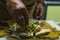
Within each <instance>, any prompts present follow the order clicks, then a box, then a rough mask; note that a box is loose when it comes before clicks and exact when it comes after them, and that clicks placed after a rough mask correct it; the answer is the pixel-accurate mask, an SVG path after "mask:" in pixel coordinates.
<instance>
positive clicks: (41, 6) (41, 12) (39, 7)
mask: <svg viewBox="0 0 60 40" xmlns="http://www.w3.org/2000/svg"><path fill="white" fill-rule="evenodd" d="M37 9H39V10H40V14H39V16H37V17H36V18H39V19H40V18H41V17H42V16H43V14H44V8H43V5H42V4H41V3H39V4H38V5H37Z"/></svg>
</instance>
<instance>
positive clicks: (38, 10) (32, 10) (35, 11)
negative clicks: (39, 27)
mask: <svg viewBox="0 0 60 40" xmlns="http://www.w3.org/2000/svg"><path fill="white" fill-rule="evenodd" d="M23 2H24V4H25V6H26V8H27V10H28V12H29V15H30V16H29V17H30V18H32V19H38V20H40V18H41V17H42V16H43V14H44V8H43V5H44V0H33V1H32V0H28V1H27V0H23Z"/></svg>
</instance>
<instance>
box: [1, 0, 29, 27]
mask: <svg viewBox="0 0 60 40" xmlns="http://www.w3.org/2000/svg"><path fill="white" fill-rule="evenodd" d="M0 8H1V9H0V14H1V15H0V21H9V20H10V21H14V22H16V23H17V24H18V25H20V26H26V25H28V24H29V20H28V19H29V18H28V12H27V11H26V7H25V5H24V4H23V2H22V1H21V0H3V1H2V0H0Z"/></svg>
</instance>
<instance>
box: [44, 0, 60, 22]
mask: <svg viewBox="0 0 60 40" xmlns="http://www.w3.org/2000/svg"><path fill="white" fill-rule="evenodd" d="M44 10H45V14H44V17H43V19H46V20H54V21H56V22H59V21H60V0H45V1H44Z"/></svg>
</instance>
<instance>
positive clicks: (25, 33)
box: [0, 21, 59, 40]
mask: <svg viewBox="0 0 60 40" xmlns="http://www.w3.org/2000/svg"><path fill="white" fill-rule="evenodd" d="M2 24H4V25H0V29H1V30H0V37H2V36H5V35H8V36H9V37H8V39H10V38H13V39H15V38H17V39H18V40H19V39H21V38H22V39H23V38H33V37H40V38H41V37H57V36H59V31H57V30H56V29H53V28H52V27H51V25H49V24H48V23H47V22H46V21H37V22H34V23H30V24H28V25H27V26H19V25H18V24H17V23H15V22H11V21H9V22H5V23H2ZM6 24H7V25H6ZM1 26H2V27H1ZM54 34H55V35H54Z"/></svg>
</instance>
